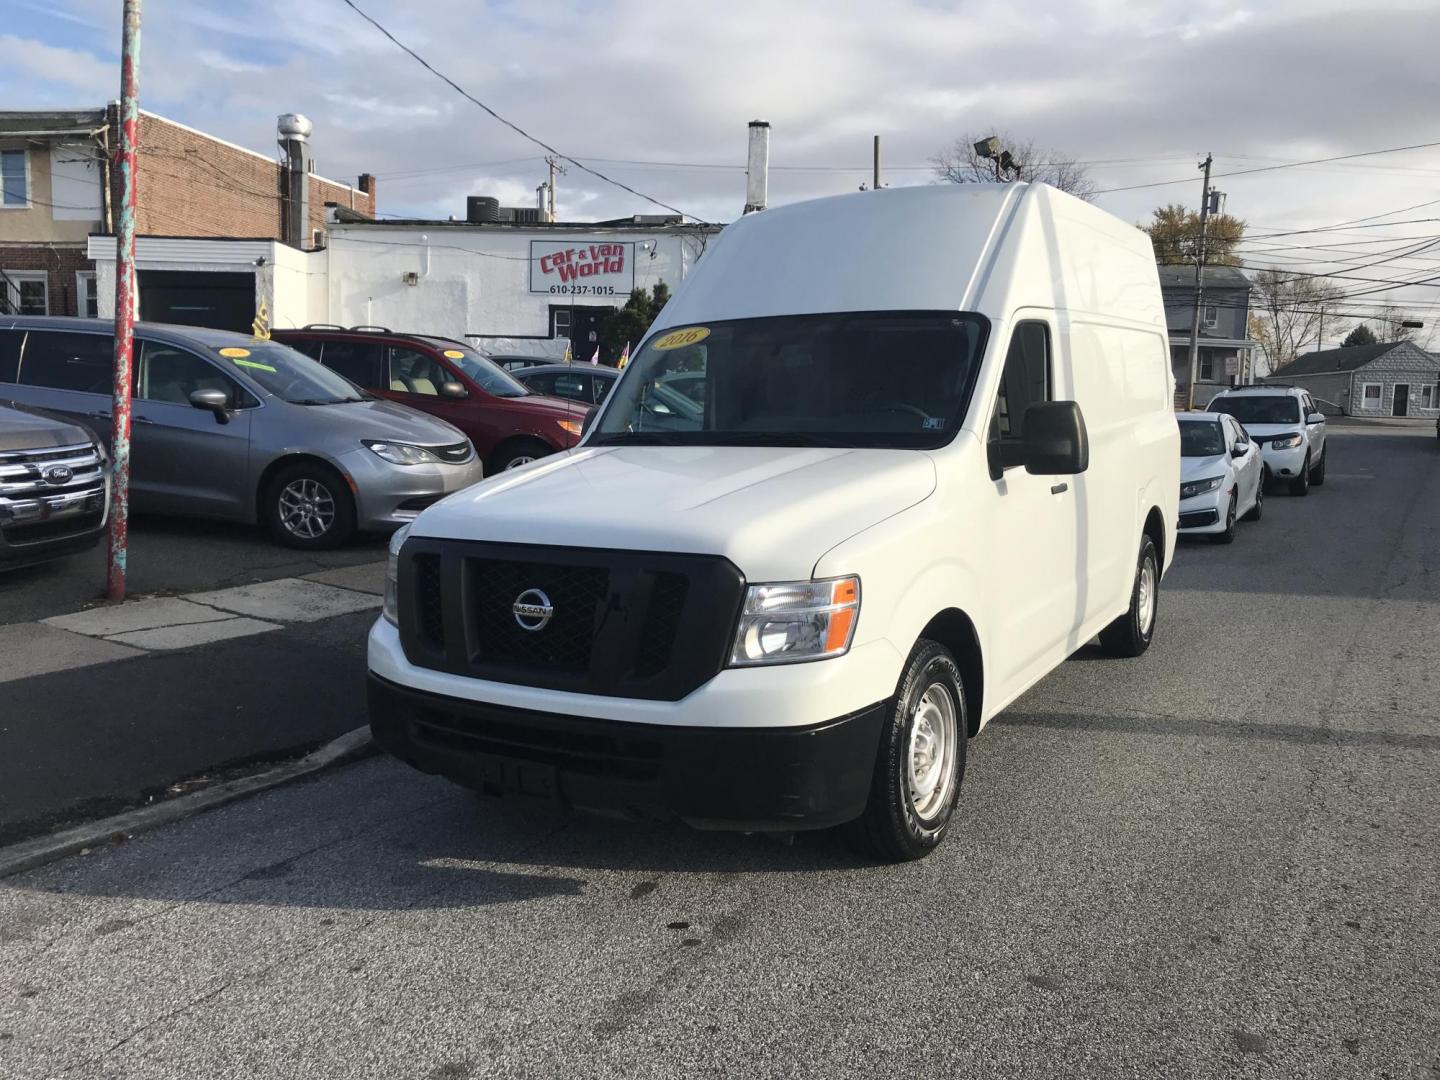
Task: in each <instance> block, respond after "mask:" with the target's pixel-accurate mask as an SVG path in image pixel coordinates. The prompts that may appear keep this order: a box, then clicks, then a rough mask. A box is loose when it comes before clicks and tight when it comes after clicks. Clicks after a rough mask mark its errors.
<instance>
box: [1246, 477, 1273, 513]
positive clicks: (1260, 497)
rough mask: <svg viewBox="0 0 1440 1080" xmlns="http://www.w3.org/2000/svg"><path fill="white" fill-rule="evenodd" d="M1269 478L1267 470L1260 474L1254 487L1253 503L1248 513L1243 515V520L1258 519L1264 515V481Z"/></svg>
mask: <svg viewBox="0 0 1440 1080" xmlns="http://www.w3.org/2000/svg"><path fill="white" fill-rule="evenodd" d="M1269 479H1270V474H1269V473H1268V472H1266V473H1264V474H1262V475H1261V477H1260V483H1259V485H1258V486H1257V487H1256V488H1255V505H1254V506H1252V507H1251V508H1250V511H1249V513H1247V514H1246V515H1245V520H1246V521H1259V520H1260V518H1261V517H1263V516H1264V514H1265V483H1266V481H1267V480H1269Z"/></svg>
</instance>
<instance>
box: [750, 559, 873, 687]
mask: <svg viewBox="0 0 1440 1080" xmlns="http://www.w3.org/2000/svg"><path fill="white" fill-rule="evenodd" d="M859 616H860V579H859V578H858V577H842V578H830V579H828V580H826V581H780V582H774V583H772V584H769V585H751V586H750V587H749V588H748V589H747V590H746V591H745V606H744V608H743V609H741V612H740V625H739V626H738V627H737V628H736V630H735V643H734V645H733V646H732V647H731V649H730V666H731V667H747V666H750V665H754V664H791V663H796V662H798V661H801V660H823V659H825V658H826V657H830V656H843V655H844V654H845V653H846V652H848V651H849V649H850V640H851V638H853V637H854V636H855V622H856V620H857V619H858V618H859Z"/></svg>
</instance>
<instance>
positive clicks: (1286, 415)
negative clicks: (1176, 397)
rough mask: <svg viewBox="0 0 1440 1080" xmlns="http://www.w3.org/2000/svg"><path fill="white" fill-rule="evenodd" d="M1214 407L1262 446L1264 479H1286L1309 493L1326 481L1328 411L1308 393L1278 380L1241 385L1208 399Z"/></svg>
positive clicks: (1293, 488) (1298, 492) (1297, 491)
mask: <svg viewBox="0 0 1440 1080" xmlns="http://www.w3.org/2000/svg"><path fill="white" fill-rule="evenodd" d="M1210 411H1211V412H1219V413H1229V414H1230V415H1231V416H1233V417H1234V418H1235V419H1236V420H1239V421H1240V423H1241V424H1243V425H1244V426H1245V430H1246V431H1247V432H1249V434H1250V437H1251V438H1252V439H1254V440H1255V442H1257V443H1258V444H1259V445H1260V451H1261V454H1262V455H1263V456H1264V459H1265V482H1266V483H1267V484H1268V483H1286V484H1289V485H1290V494H1292V495H1308V494H1310V485H1311V484H1314V485H1316V486H1317V487H1318V486H1319V485H1321V484H1323V483H1325V416H1324V414H1323V413H1321V412H1320V410H1319V409H1317V408H1316V407H1315V401H1314V399H1313V398H1311V397H1310V392H1309V391H1308V390H1306V389H1304V388H1303V387H1299V386H1284V385H1280V384H1277V383H1271V384H1270V385H1260V386H1237V387H1234V388H1232V389H1230V390H1222V391H1220V393H1218V394H1216V395H1215V396H1214V397H1213V398H1211V399H1210Z"/></svg>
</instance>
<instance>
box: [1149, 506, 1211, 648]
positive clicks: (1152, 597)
mask: <svg viewBox="0 0 1440 1080" xmlns="http://www.w3.org/2000/svg"><path fill="white" fill-rule="evenodd" d="M1232 513H1233V508H1232ZM1135 610H1136V613H1137V614H1138V616H1139V619H1140V633H1141V634H1142V635H1144V636H1146V637H1149V636H1150V627H1151V626H1153V625H1154V623H1155V564H1154V563H1153V562H1151V561H1150V560H1149V559H1146V560H1145V561H1144V562H1143V563H1141V564H1140V581H1139V583H1138V584H1137V585H1136V586H1135Z"/></svg>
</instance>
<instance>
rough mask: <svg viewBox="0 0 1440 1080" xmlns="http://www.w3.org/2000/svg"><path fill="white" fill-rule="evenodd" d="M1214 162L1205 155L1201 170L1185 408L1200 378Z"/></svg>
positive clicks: (1192, 399) (1190, 405)
mask: <svg viewBox="0 0 1440 1080" xmlns="http://www.w3.org/2000/svg"><path fill="white" fill-rule="evenodd" d="M1213 160H1214V158H1213V156H1212V155H1210V154H1206V155H1205V161H1204V162H1203V163H1202V164H1201V166H1200V167H1201V168H1202V169H1204V170H1205V187H1204V188H1203V189H1202V190H1201V193H1200V242H1199V246H1198V247H1197V248H1196V251H1195V311H1194V313H1193V314H1192V315H1191V317H1190V385H1189V387H1188V388H1187V389H1186V391H1185V408H1186V409H1187V410H1189V409H1193V408H1195V381H1196V380H1197V379H1198V378H1199V377H1200V304H1201V301H1202V300H1203V298H1204V287H1205V226H1206V225H1207V224H1208V223H1209V220H1210V164H1211V162H1212V161H1213Z"/></svg>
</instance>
